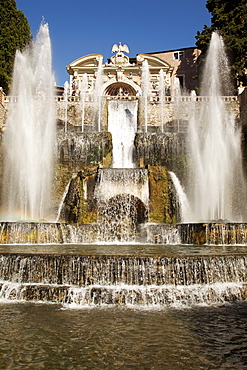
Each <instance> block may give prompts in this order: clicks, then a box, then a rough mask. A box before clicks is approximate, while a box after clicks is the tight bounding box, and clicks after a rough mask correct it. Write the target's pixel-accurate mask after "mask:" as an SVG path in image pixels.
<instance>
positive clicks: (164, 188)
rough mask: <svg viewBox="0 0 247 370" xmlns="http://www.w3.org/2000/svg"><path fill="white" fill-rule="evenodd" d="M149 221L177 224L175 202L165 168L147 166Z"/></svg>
mask: <svg viewBox="0 0 247 370" xmlns="http://www.w3.org/2000/svg"><path fill="white" fill-rule="evenodd" d="M148 180H149V221H150V222H157V223H174V222H178V221H179V220H178V208H177V201H176V197H175V193H174V189H173V185H172V181H171V179H170V176H169V173H168V171H167V168H166V167H162V166H149V167H148Z"/></svg>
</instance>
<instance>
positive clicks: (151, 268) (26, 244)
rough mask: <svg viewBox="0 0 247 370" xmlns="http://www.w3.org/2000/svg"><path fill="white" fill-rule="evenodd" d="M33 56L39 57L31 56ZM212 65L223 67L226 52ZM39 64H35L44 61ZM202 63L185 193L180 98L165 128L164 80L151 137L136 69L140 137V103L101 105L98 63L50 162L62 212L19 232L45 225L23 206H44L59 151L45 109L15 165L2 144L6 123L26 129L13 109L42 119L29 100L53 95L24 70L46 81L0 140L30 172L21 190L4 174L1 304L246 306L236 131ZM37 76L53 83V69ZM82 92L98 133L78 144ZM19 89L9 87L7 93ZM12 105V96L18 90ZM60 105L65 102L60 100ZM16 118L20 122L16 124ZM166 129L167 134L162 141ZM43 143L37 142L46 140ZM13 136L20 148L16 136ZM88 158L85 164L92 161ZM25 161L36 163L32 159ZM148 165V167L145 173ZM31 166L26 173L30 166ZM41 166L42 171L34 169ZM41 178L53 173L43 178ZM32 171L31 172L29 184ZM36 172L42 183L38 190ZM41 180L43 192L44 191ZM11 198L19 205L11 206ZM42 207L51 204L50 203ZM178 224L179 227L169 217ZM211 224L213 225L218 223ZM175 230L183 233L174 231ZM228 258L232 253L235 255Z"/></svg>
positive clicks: (216, 41)
mask: <svg viewBox="0 0 247 370" xmlns="http://www.w3.org/2000/svg"><path fill="white" fill-rule="evenodd" d="M40 32H41V35H43V36H44V35H45V37H44V39H45V40H46V42H47V41H48V28H47V25H42V26H41V31H40ZM43 36H42V37H41V36H39V38H38V45H39V46H40V47H41V49H42V50H47V46H46V43H44V44H43V42H44V40H43ZM41 41H42V42H41ZM48 44H49V43H48ZM221 44H222V40H221V38H220V37H219V36H218V35H217V34H214V35H213V37H212V43H211V46H210V49H209V53H208V58H209V59H211V60H212V59H217V58H215V48H216V49H217V48H218V47H219V46H220V47H221ZM120 47H122V46H121V44H120V46H119V47H118V48H119V55H118V59H117V62H118V63H122V62H121V61H123V63H126V59H124V54H123V53H122V51H121V50H120ZM212 50H213V51H212ZM32 55H33V56H35V55H36V47H34V51H33V54H32ZM220 55H224V54H223V51H222V50H221V51H220ZM39 56H40V59H42V58H41V53H39ZM121 58H122V59H121ZM18 59H21V60H22V59H24V60H25V63H27V61H26V55H25V54H24V55H22V54H20V53H18V54H17V61H18ZM45 59H46V60H47V59H48V58H47V57H46V58H45ZM224 60H225V59H224ZM208 63H209V62H207V63H206V72H205V73H206V74H207V75H210V77H212V79H211V78H207V84H206V87H205V90H204V94H206V95H207V97H206V98H205V99H204V100H205V104H204V102H200V109H201V112H200V113H199V114H198V109H197V106H196V105H197V99H196V97H195V96H194V95H192V97H191V99H190V103H189V104H191V106H190V108H191V109H190V116H191V117H190V123H189V134H190V135H191V136H190V137H189V140H188V141H189V142H190V143H191V146H190V153H189V154H190V156H191V158H193V162H190V164H189V166H188V167H189V169H190V171H191V173H190V186H191V189H192V190H191V192H188V190H187V188H186V182H185V179H184V178H183V181H181V182H180V181H179V175H178V174H177V173H176V171H178V173H179V174H183V173H184V172H185V170H184V168H186V167H185V165H184V163H183V160H181V157H182V155H181V152H182V153H183V151H182V150H183V149H184V148H183V146H182V145H181V148H182V149H181V151H180V146H179V143H180V142H182V143H184V142H185V139H184V138H185V134H184V132H182V131H183V130H182V128H181V127H180V124H177V123H178V122H179V117H178V115H177V114H178V111H181V110H179V102H181V94H180V92H178V93H177V95H176V96H175V98H176V99H175V100H176V117H175V118H176V119H175V121H174V122H172V124H171V125H170V127H169V125H164V120H165V116H164V112H165V109H166V108H165V107H164V98H165V84H164V75H163V73H162V72H160V74H159V78H160V80H159V96H160V99H161V102H160V104H161V107H160V108H161V114H160V115H161V121H162V122H161V131H162V132H161V133H160V132H159V133H157V132H148V130H149V129H150V128H149V126H148V105H149V101H148V97H149V90H150V87H149V85H150V78H149V66H148V63H147V61H144V62H143V64H142V81H141V86H142V96H141V98H140V103H141V105H142V107H143V112H142V113H143V114H144V130H143V122H142V124H140V123H139V121H138V115H139V112H138V103H139V101H138V99H137V98H136V96H135V95H134V94H133V95H132V96H128V95H124V94H122V95H121V96H118V95H113V96H107V103H106V104H107V108H108V110H106V109H105V110H103V108H102V104H103V103H102V102H103V96H102V91H103V82H104V81H103V74H102V71H103V67H104V66H103V59H102V58H100V59H99V60H98V65H97V74H96V79H95V80H94V81H93V83H92V81H89V79H88V80H87V78H86V77H87V76H86V75H84V77H85V80H83V81H84V82H82V85H81V86H80V90H81V96H80V101H79V104H80V107H81V111H82V120H81V127H82V130H81V131H82V132H75V131H72V130H71V128H70V127H67V126H66V127H67V129H66V130H65V132H64V130H63V137H62V140H61V141H59V143H58V153H59V154H60V159H59V158H58V162H59V160H60V165H61V167H62V166H64V167H63V168H62V170H61V168H60V169H59V170H60V171H61V173H60V176H61V178H62V180H63V184H64V187H63V192H62V193H63V195H62V200H61V202H60V205H59V207H57V208H59V210H58V213H57V218H56V222H46V221H43V222H18V221H19V220H20V219H21V220H26V219H27V216H29V215H30V217H31V219H32V220H36V221H38V220H40V218H42V219H44V218H45V217H47V216H46V214H45V211H44V210H45V207H44V205H43V203H44V201H43V199H40V198H38V196H37V200H36V198H35V201H36V202H37V203H34V204H33V203H32V199H33V198H34V196H33V197H31V198H30V199H29V198H28V197H27V195H29V193H30V194H32V192H33V191H34V190H35V189H36V188H37V190H38V195H39V197H40V196H41V195H42V196H43V195H44V188H45V189H48V188H49V187H48V185H47V184H49V182H50V177H51V168H50V166H48V164H51V165H52V163H53V161H52V153H53V147H54V146H55V144H54V143H55V135H54V131H53V124H52V121H50V118H52V119H53V118H54V112H53V108H52V106H51V107H50V106H49V105H48V102H47V101H46V100H45V103H46V104H47V105H46V109H45V110H44V112H45V113H46V112H49V120H48V117H47V116H46V115H45V116H44V117H42V118H45V119H46V120H47V121H46V122H45V123H46V124H47V126H45V127H44V126H42V123H43V120H41V121H40V120H38V119H37V116H36V115H35V116H34V118H32V119H30V121H31V122H34V123H35V126H34V128H33V127H32V126H30V127H29V126H28V128H27V126H24V130H27V129H28V132H29V131H30V133H33V132H34V133H35V135H34V137H33V138H30V137H29V136H28V143H27V144H26V147H27V153H26V154H25V156H24V159H23V158H21V157H22V156H21V155H19V153H21V150H20V147H19V145H20V143H19V142H18V140H17V139H16V136H14V139H15V140H17V144H18V145H15V146H16V149H17V153H16V152H15V149H13V152H12V149H11V148H12V146H13V145H12V144H11V142H10V136H11V135H10V132H12V131H14V130H13V124H14V122H16V120H17V119H18V121H19V122H20V125H18V129H19V126H21V127H22V125H27V124H28V122H29V120H27V119H26V116H24V112H22V110H21V108H20V107H19V102H20V101H22V100H21V99H23V98H24V97H25V98H26V99H27V101H31V110H32V112H33V113H34V114H38V117H39V116H40V115H39V112H40V110H39V108H40V107H38V108H36V105H35V104H36V101H37V96H38V97H39V99H38V102H39V104H41V103H42V102H43V97H47V96H48V97H50V98H51V101H52V95H51V93H50V90H49V92H46V88H47V85H48V84H46V83H44V81H46V82H47V79H48V77H47V76H46V77H43V75H42V74H41V73H38V72H37V69H36V68H38V66H39V63H38V62H36V63H34V62H32V66H33V65H34V66H36V68H35V71H36V73H34V74H35V75H38V76H39V77H43V80H42V79H41V81H39V84H38V85H36V84H35V83H34V84H33V85H31V86H27V87H26V89H27V92H30V91H34V92H35V94H34V95H35V98H32V97H31V98H30V97H29V95H27V92H26V91H25V90H24V86H23V85H24V82H23V83H22V90H21V91H22V94H21V95H20V96H19V95H18V98H17V103H16V105H15V106H14V107H13V108H11V110H10V113H9V118H8V122H7V130H6V133H5V134H4V136H5V143H6V144H5V150H8V152H9V155H8V156H7V157H8V158H10V159H12V158H13V157H17V159H18V161H20V158H21V160H24V162H18V166H17V165H14V164H13V162H9V161H10V159H8V162H7V164H8V163H10V164H11V167H13V169H14V168H15V167H16V168H18V169H19V168H21V170H22V169H23V171H26V168H27V171H28V172H22V171H20V170H19V172H20V173H19V175H18V176H20V175H21V176H20V177H21V179H22V180H23V182H21V181H19V178H18V177H17V175H16V174H12V173H11V172H9V170H8V167H7V165H6V167H5V168H6V172H5V190H4V196H6V194H7V193H10V194H11V196H10V197H9V198H8V197H7V196H6V198H4V199H7V200H6V204H7V205H8V209H9V211H8V217H7V218H5V219H4V221H3V222H2V223H1V224H0V242H1V244H2V246H1V244H0V249H1V247H2V249H1V255H0V288H1V293H0V294H1V297H2V298H4V299H7V300H10V299H17V300H24V301H43V302H56V303H61V304H63V305H75V306H76V307H79V306H82V307H88V306H98V305H104V306H109V305H120V304H121V305H127V306H138V307H139V306H141V307H143V306H145V307H163V306H172V305H177V304H181V305H183V306H184V305H187V306H191V305H194V304H211V303H216V304H219V303H220V304H222V303H224V302H228V301H234V300H246V298H247V291H246V282H245V279H246V268H247V266H246V254H245V251H244V249H243V248H241V247H240V246H239V247H236V245H239V244H244V245H246V244H247V224H245V223H244V222H243V221H244V220H245V214H244V213H242V211H241V208H240V205H239V202H238V199H237V196H238V197H240V199H241V202H243V199H244V198H243V195H242V193H243V194H244V193H245V185H244V181H243V175H242V169H241V168H239V166H238V165H239V164H241V161H242V159H241V155H240V132H238V131H237V130H236V129H235V127H234V122H233V119H232V118H230V119H229V117H230V116H229V114H227V113H226V110H225V109H226V108H225V105H224V102H223V100H222V98H221V96H219V95H220V94H221V91H220V90H218V87H217V86H218V82H219V81H218V74H217V73H218V72H217V71H219V69H220V67H219V65H218V64H217V63H216V65H215V64H214V68H215V69H213V72H212V73H211V67H210V66H209V65H208ZM16 66H18V63H17V62H16ZM225 67H226V65H225ZM16 68H17V67H16ZM95 68H96V67H95ZM107 68H109V69H110V68H112V64H108V65H107ZM22 69H24V70H26V69H27V68H23V67H22ZM225 69H226V68H225ZM42 70H46V71H50V72H51V69H50V67H49V68H43V69H42ZM209 70H210V73H209V72H208V71H209ZM14 76H16V73H15V74H14ZM32 76H33V70H32V69H31V66H30V69H28V78H27V80H29V79H30V80H31V82H33V80H35V79H34V78H30V77H32ZM50 76H51V75H50ZM132 77H133V76H131V75H129V76H128V78H129V81H132ZM107 78H108V80H107V82H105V85H106V84H108V83H109V79H111V78H112V77H111V73H110V72H109V74H108V77H107ZM205 79H206V78H204V80H205ZM51 80H52V79H51ZM86 80H87V83H88V84H91V83H92V85H90V86H92V90H93V91H94V99H93V101H94V103H93V104H94V107H93V108H94V115H93V119H94V124H95V120H96V121H97V127H95V132H94V133H92V132H90V133H88V132H86V131H85V130H84V127H83V126H84V114H85V111H86V109H87V105H86V98H85V95H86V85H87V83H86ZM21 81H22V80H21ZM49 81H50V78H49ZM217 81H218V82H217ZM208 82H209V84H208ZM216 82H217V83H216ZM84 83H85V84H84ZM130 83H132V82H130ZM16 84H17V83H16V82H15V83H14V84H13V86H14V87H15V86H16ZM114 84H115V86H116V90H117V89H118V90H119V89H125V88H126V85H127V82H126V80H124V79H123V75H122V74H121V71H118V75H117V81H114ZM132 85H133V83H132ZM132 85H130V86H131V87H132ZM204 86H205V84H204ZM66 91H67V90H66ZM128 91H132V90H128ZM44 92H45V93H44ZM13 93H14V94H17V93H16V92H15V90H13ZM65 94H66V92H65ZM22 95H24V97H22ZM65 100H66V102H67V99H65ZM24 103H25V102H24ZM24 103H23V101H22V107H23V106H26V113H28V117H29V112H28V110H27V107H28V105H27V104H26V105H25V104H24ZM173 103H174V99H171V104H173ZM40 109H41V108H40ZM106 111H107V124H108V126H107V130H108V132H107V133H106V132H103V129H104V125H102V119H103V115H104V112H106ZM213 112H214V113H213ZM22 117H25V120H24V123H23V124H21V122H22V119H21V118H22ZM95 117H96V118H95ZM226 117H227V121H226ZM27 121H28V122H27ZM21 127H20V128H21ZM40 127H42V129H40ZM50 129H51V130H52V131H50ZM165 129H167V132H164V131H165ZM169 129H170V131H168V130H169ZM183 129H184V128H183ZM40 130H41V131H40ZM70 130H71V132H69V131H70ZM16 131H17V130H16ZM143 131H144V132H143ZM158 131H160V128H159V130H158ZM174 131H175V132H174ZM25 132H26V131H25ZM12 133H13V132H12ZM41 133H45V134H44V135H43V136H42V135H41ZM48 133H49V137H47V135H48ZM18 135H19V137H22V136H21V135H22V134H18ZM23 135H24V134H23ZM106 137H107V138H106ZM109 137H111V138H112V148H111V145H106V144H105V143H106V141H107V140H110V139H109ZM42 139H45V140H47V142H43V141H42ZM35 140H37V141H35ZM138 140H139V142H138ZM141 141H142V147H140V142H141ZM150 143H151V144H150ZM15 144H16V143H15ZM31 144H32V145H31ZM34 144H35V145H34ZM48 144H49V145H50V146H49V148H48V147H47V145H48ZM204 144H205V145H204ZM22 145H23V142H22ZM34 147H35V148H34ZM40 147H41V148H42V149H45V153H47V152H48V153H49V155H50V157H49V158H47V157H45V156H44V153H43V152H41V153H40V152H37V153H36V149H37V150H38V149H39V148H40ZM106 147H107V148H108V150H106ZM150 147H151V149H152V148H154V149H155V151H156V152H157V153H160V158H158V156H156V157H155V156H154V155H153V154H154V153H151V152H152V150H151V149H150ZM85 148H86V149H85ZM34 149H35V150H34ZM90 151H92V152H93V155H92V156H90ZM150 153H151V154H152V155H153V157H151V154H150ZM147 154H148V155H147ZM30 156H31V157H32V158H29V157H30ZM44 157H45V158H44ZM58 157H59V155H58ZM174 157H176V160H175V159H174ZM146 158H148V159H149V160H150V161H149V162H148V161H147V163H146V162H145V160H146ZM177 158H179V159H177ZM31 159H32V160H34V163H30V162H29V160H31ZM44 159H45V168H44V163H43V162H42V161H43V160H44ZM194 159H195V161H194ZM40 160H41V162H40ZM159 161H160V162H159ZM161 161H163V162H161ZM164 163H165V165H164ZM175 164H178V166H175ZM165 166H166V167H167V168H165ZM228 166H230V169H229V167H228ZM173 167H176V168H173ZM46 169H49V172H48V173H46ZM31 170H34V171H36V172H35V175H33V173H32V171H31ZM168 170H169V171H168ZM57 171H58V170H57ZM37 172H39V175H41V177H38V178H37V179H36V174H37ZM57 173H59V171H58V172H57ZM175 173H176V174H175ZM17 174H18V171H17ZM43 178H45V179H46V180H47V181H48V182H47V183H45V185H46V186H44V183H43ZM233 179H235V180H236V181H237V186H239V187H241V191H239V192H238V194H234V193H236V192H234V191H233V190H232V185H233ZM7 180H8V181H7ZM34 180H35V181H36V182H35V181H34ZM26 183H30V188H28V187H26ZM9 184H10V185H11V186H10V185H9ZM16 184H17V185H18V184H19V188H17V190H14V189H16V188H15V187H14V186H16ZM184 184H185V185H184ZM23 188H24V190H23V194H22V192H21V191H22V189H23ZM12 189H13V191H15V195H13V194H12ZM64 189H65V190H64ZM8 195H9V194H8ZM235 195H236V196H235ZM17 198H18V199H17ZM19 198H20V199H21V200H19ZM8 199H10V200H8ZM23 199H24V200H25V204H24V210H22V211H21V214H20V216H18V218H17V219H15V218H14V217H13V214H14V212H13V208H14V207H13V206H14V205H15V206H17V207H18V208H19V207H21V205H22V201H23ZM45 199H48V197H47V195H46V196H45ZM229 199H230V201H229ZM13 200H14V203H13ZM9 204H10V205H11V206H9ZM37 204H38V205H37ZM40 204H41V207H40V206H39V205H40ZM178 204H179V205H178ZM232 206H233V207H232ZM40 209H42V212H41V211H40ZM179 212H180V215H179V216H177V214H178V213H179ZM11 215H12V217H11ZM63 215H65V216H63ZM63 217H64V219H63ZM54 219H55V216H54ZM219 219H221V222H220V223H219V222H215V220H219ZM226 219H227V220H230V221H233V222H234V223H231V222H228V221H227V222H224V223H223V222H222V220H226ZM89 220H90V221H89ZM178 220H181V221H182V223H178ZM10 221H11V222H10ZM4 244H5V245H4ZM13 244H19V246H17V245H15V246H13ZM30 244H31V245H32V247H31V248H30ZM42 244H43V245H42ZM221 244H224V246H225V247H224V249H221V248H220V247H219V245H221ZM208 245H210V246H208ZM212 245H213V246H212ZM229 245H230V246H229ZM226 246H227V247H226ZM231 248H236V249H234V253H232V249H231Z"/></svg>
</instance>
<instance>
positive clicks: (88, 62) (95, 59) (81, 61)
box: [69, 54, 103, 69]
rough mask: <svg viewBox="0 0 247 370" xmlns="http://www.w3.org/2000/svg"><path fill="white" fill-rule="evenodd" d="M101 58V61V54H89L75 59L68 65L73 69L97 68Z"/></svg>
mask: <svg viewBox="0 0 247 370" xmlns="http://www.w3.org/2000/svg"><path fill="white" fill-rule="evenodd" d="M101 58H102V59H103V55H101V54H89V55H86V56H84V57H81V58H78V59H76V60H75V61H74V62H72V63H70V65H69V67H70V68H73V69H77V68H85V67H86V68H87V67H88V68H90V67H97V66H98V64H99V60H100V59H101Z"/></svg>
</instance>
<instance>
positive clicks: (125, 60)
mask: <svg viewBox="0 0 247 370" xmlns="http://www.w3.org/2000/svg"><path fill="white" fill-rule="evenodd" d="M111 52H112V53H116V52H117V54H115V55H113V56H112V57H111V63H112V64H113V65H115V66H119V67H120V66H123V67H125V66H128V65H130V62H129V57H128V56H127V55H125V54H124V53H129V48H128V46H127V45H126V44H124V45H122V44H121V42H119V45H117V44H114V45H113V47H112V51H111Z"/></svg>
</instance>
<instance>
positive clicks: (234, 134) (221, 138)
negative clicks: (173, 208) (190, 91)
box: [188, 33, 246, 222]
mask: <svg viewBox="0 0 247 370" xmlns="http://www.w3.org/2000/svg"><path fill="white" fill-rule="evenodd" d="M230 85H231V83H230V79H229V67H228V63H227V57H226V53H225V50H224V44H223V40H222V38H221V37H220V36H219V35H218V34H217V33H213V35H212V39H211V42H210V46H209V50H208V54H207V58H206V62H205V69H204V74H203V81H202V87H201V95H204V96H206V98H205V99H204V101H202V102H200V111H199V113H198V114H196V113H197V112H196V109H195V108H193V106H194V105H195V102H192V104H193V106H192V111H193V112H194V114H193V115H192V117H191V119H190V124H189V138H188V145H189V158H190V163H189V170H190V179H189V180H190V187H191V191H190V194H189V199H190V204H191V208H192V219H193V221H194V222H197V221H199V220H202V221H205V220H229V221H232V222H241V221H242V220H243V219H244V220H245V218H246V207H245V203H246V184H245V179H244V175H243V169H242V155H241V131H240V129H238V128H237V127H236V125H235V122H234V117H233V110H232V109H231V110H230V109H229V107H227V105H226V102H224V100H223V99H222V95H229V86H230Z"/></svg>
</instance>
